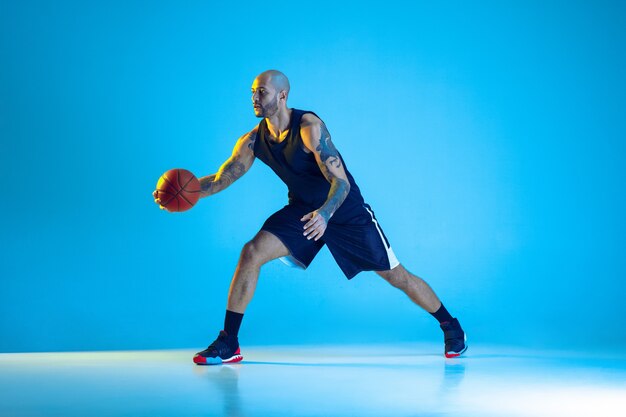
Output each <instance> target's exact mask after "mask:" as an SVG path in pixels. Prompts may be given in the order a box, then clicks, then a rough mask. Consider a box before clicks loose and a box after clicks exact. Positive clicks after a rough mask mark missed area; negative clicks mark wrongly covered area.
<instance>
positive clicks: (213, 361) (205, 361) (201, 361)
mask: <svg viewBox="0 0 626 417" xmlns="http://www.w3.org/2000/svg"><path fill="white" fill-rule="evenodd" d="M242 360H243V356H242V355H234V356H231V357H230V358H228V359H222V358H220V357H217V358H205V357H204V356H194V358H193V363H195V364H196V365H222V364H226V363H237V362H241V361H242Z"/></svg>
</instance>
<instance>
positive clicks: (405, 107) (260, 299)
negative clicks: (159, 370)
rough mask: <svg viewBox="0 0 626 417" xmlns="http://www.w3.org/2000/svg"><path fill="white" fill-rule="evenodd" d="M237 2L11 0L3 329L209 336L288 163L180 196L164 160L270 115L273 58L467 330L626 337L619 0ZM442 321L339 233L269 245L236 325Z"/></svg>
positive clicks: (6, 52) (212, 153)
mask: <svg viewBox="0 0 626 417" xmlns="http://www.w3.org/2000/svg"><path fill="white" fill-rule="evenodd" d="M225 3H226V2H219V4H209V2H184V5H174V4H173V3H171V2H147V1H146V2H136V1H130V2H128V1H124V2H121V1H119V2H117V1H114V2H98V3H95V2H86V3H85V2H69V1H64V2H32V1H20V2H9V1H2V3H0V7H1V9H0V57H1V65H0V138H1V149H0V162H1V164H0V169H1V172H2V177H3V178H4V190H5V193H4V194H3V198H2V204H0V210H1V216H0V230H1V233H2V240H1V245H2V246H1V248H0V249H1V255H0V256H1V271H0V274H1V275H0V351H4V352H10V351H48V350H86V349H133V348H142V349H145V348H170V347H203V346H205V345H206V344H208V343H209V342H210V341H211V340H212V339H213V338H214V336H215V335H216V332H217V331H218V330H219V329H220V328H221V326H222V320H223V312H224V308H225V304H226V294H227V290H228V286H229V282H230V278H231V276H232V272H233V270H234V267H235V265H236V262H237V258H238V254H239V250H240V248H241V246H242V245H243V244H244V243H245V242H246V241H247V240H249V239H250V238H251V237H252V236H253V235H254V234H255V233H256V232H257V230H258V229H259V227H260V226H261V224H262V223H263V221H264V219H265V218H266V217H267V216H268V215H269V214H271V213H273V212H274V211H275V210H277V209H278V208H280V207H282V205H283V204H284V203H285V201H286V189H285V186H284V185H283V184H282V183H280V181H279V180H278V179H277V178H276V177H274V175H273V174H272V173H271V171H270V170H269V169H268V168H267V167H265V166H263V164H262V163H261V162H260V161H257V162H256V163H255V164H254V166H253V167H252V169H251V170H250V172H249V173H248V174H247V175H246V176H245V177H243V178H242V179H241V180H240V181H239V182H238V183H236V184H235V185H234V186H233V187H231V188H230V189H228V190H226V191H225V192H223V193H222V194H219V195H216V196H215V197H213V198H210V199H205V200H203V201H201V203H200V204H199V205H198V206H196V207H195V208H194V209H193V210H191V211H189V212H186V213H183V214H170V213H166V212H162V211H160V210H158V209H157V207H156V206H155V205H154V203H153V202H152V198H151V195H150V193H151V191H152V190H153V188H154V185H155V183H156V180H157V179H158V177H159V175H160V174H161V173H162V172H163V171H165V170H167V169H169V168H172V167H185V168H187V169H190V170H191V171H193V172H195V173H196V174H197V175H199V176H200V175H207V174H210V173H214V172H216V170H217V168H218V167H219V166H220V164H221V163H222V162H223V161H224V160H225V159H226V158H227V157H228V156H229V155H230V151H231V150H232V147H233V145H234V142H235V140H236V139H237V137H238V136H239V135H241V134H243V133H244V132H246V131H248V130H250V129H251V128H252V127H253V126H254V125H255V124H256V123H257V119H255V118H254V115H253V112H252V108H251V104H250V96H249V88H250V85H251V83H252V80H253V79H254V77H255V75H256V74H257V73H259V72H261V71H263V70H265V69H268V68H277V69H280V70H282V71H283V72H285V73H286V74H287V75H288V76H289V77H290V80H291V84H292V94H291V96H290V103H289V104H290V105H291V106H293V107H297V108H306V109H311V110H314V111H316V112H317V113H318V114H319V115H320V116H321V117H322V118H323V119H324V120H325V121H326V123H327V125H328V127H329V129H330V131H331V134H332V135H333V138H334V141H335V144H336V145H337V147H338V149H339V150H340V151H341V152H342V154H343V155H344V158H345V159H346V162H347V164H348V166H349V167H350V169H351V171H352V173H353V175H354V176H355V178H356V180H357V182H358V183H359V185H360V187H361V189H362V191H363V193H364V195H365V198H366V200H367V201H368V202H369V203H370V204H371V205H372V206H373V208H374V210H375V211H376V214H377V217H378V218H379V220H380V222H381V224H382V226H383V228H384V230H385V232H386V234H387V236H388V237H389V239H390V241H391V243H392V245H393V247H394V250H395V252H396V254H397V256H398V257H399V259H400V260H401V262H403V263H404V264H405V265H406V267H407V268H408V269H409V270H412V271H413V272H415V273H417V274H419V275H420V276H423V277H424V278H425V279H427V280H428V282H429V283H430V284H431V285H432V286H433V287H434V288H435V290H436V291H437V292H438V294H439V295H440V296H441V298H442V299H443V301H444V302H445V304H446V305H447V306H448V308H449V309H450V310H451V312H452V313H453V314H455V315H458V316H459V317H460V318H461V319H462V322H463V323H464V325H465V327H466V329H467V330H468V332H469V333H470V337H471V338H472V339H473V340H474V343H494V344H519V345H523V346H538V347H539V346H541V347H546V346H547V347H554V348H559V349H561V348H570V347H572V348H592V349H597V348H603V349H611V348H617V347H624V346H626V330H625V329H624V327H623V326H622V325H621V323H622V322H623V321H624V318H626V303H624V302H623V298H624V292H625V285H624V277H625V276H626V262H625V261H624V259H625V257H624V249H625V238H624V236H625V235H626V227H625V224H626V222H625V220H624V213H625V212H626V207H625V205H626V204H625V198H624V189H625V187H624V185H625V184H624V174H625V172H624V160H625V159H624V157H625V155H626V152H625V143H624V142H625V139H626V126H625V120H626V118H625V117H624V116H625V110H626V106H625V99H626V88H625V80H624V74H625V73H626V68H625V66H626V65H625V62H624V54H623V51H624V48H625V42H624V41H625V40H626V22H625V20H626V19H625V16H626V14H625V13H624V12H625V10H624V8H623V6H622V5H621V3H620V2H579V1H577V2H548V3H549V4H546V2H539V1H538V2H528V1H524V2H506V3H507V4H503V2H495V1H494V2H479V3H472V4H471V5H469V4H468V3H467V2H443V3H440V4H434V3H436V2H419V3H416V4H413V2H406V3H403V2H394V1H391V2H385V3H384V4H382V3H371V4H366V3H363V2H354V3H353V4H352V5H350V6H347V5H346V6H341V7H339V6H337V5H334V4H333V2H316V3H314V4H313V3H293V2H285V4H284V5H283V6H284V7H278V6H277V7H276V8H274V9H272V8H270V7H269V6H263V5H262V4H261V3H259V2H254V3H251V4H249V5H245V4H243V3H242V2H236V5H232V6H230V5H226V4H225ZM343 4H347V3H343ZM409 4H411V5H410V6H409ZM440 337H441V336H440V331H439V329H438V328H437V325H436V323H435V321H434V320H433V319H432V318H431V317H430V316H429V315H427V314H425V313H423V312H421V311H420V310H418V309H417V308H416V307H415V306H413V305H412V304H411V303H410V302H409V301H408V299H406V298H405V296H404V295H403V294H402V293H400V292H398V291H397V290H395V289H393V288H391V287H390V286H389V285H388V284H386V283H385V282H383V281H382V280H381V279H380V278H378V277H377V276H376V275H375V274H373V273H364V274H361V275H359V276H358V277H357V278H355V279H354V280H353V281H352V282H348V281H346V280H345V278H344V277H343V275H342V274H341V271H340V270H339V268H338V267H337V266H336V265H335V264H334V262H333V260H332V257H331V256H330V254H329V253H328V251H327V250H324V251H322V253H321V254H320V255H319V257H318V259H316V261H315V262H314V263H313V265H312V266H311V267H310V268H309V270H307V271H306V272H301V271H297V270H293V269H289V268H288V267H286V266H284V265H282V264H281V263H279V262H278V261H277V262H275V263H271V264H269V265H267V266H265V267H264V268H263V270H262V275H261V279H260V284H259V288H258V291H257V294H256V295H255V298H254V300H253V302H252V304H251V306H250V308H249V310H248V313H247V315H246V318H245V321H244V324H243V328H242V332H241V339H242V343H244V344H248V345H250V344H275V343H300V342H302V343H321V342H323V343H331V342H353V343H361V342H363V343H366V342H393V341H396V340H398V341H418V340H427V341H431V340H432V341H434V340H439V339H440Z"/></svg>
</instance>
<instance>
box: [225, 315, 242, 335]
mask: <svg viewBox="0 0 626 417" xmlns="http://www.w3.org/2000/svg"><path fill="white" fill-rule="evenodd" d="M241 320H243V314H241V313H235V312H234V311H230V310H226V317H225V318H224V331H225V332H226V333H228V335H229V336H235V337H237V334H239V327H241Z"/></svg>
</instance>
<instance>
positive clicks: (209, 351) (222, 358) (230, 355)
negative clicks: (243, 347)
mask: <svg viewBox="0 0 626 417" xmlns="http://www.w3.org/2000/svg"><path fill="white" fill-rule="evenodd" d="M242 359H243V356H241V351H240V349H239V340H237V336H229V335H228V334H227V333H226V332H225V331H224V330H222V331H220V335H219V336H218V337H217V339H215V342H213V343H211V344H210V345H209V347H207V348H206V349H204V350H203V351H202V352H198V353H196V355H195V356H194V357H193V362H194V363H195V364H196V365H220V364H222V363H235V362H239V361H241V360H242Z"/></svg>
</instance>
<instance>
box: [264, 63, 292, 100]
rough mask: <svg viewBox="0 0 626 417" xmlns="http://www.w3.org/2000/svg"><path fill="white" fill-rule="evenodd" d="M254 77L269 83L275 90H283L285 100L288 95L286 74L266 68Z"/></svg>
mask: <svg viewBox="0 0 626 417" xmlns="http://www.w3.org/2000/svg"><path fill="white" fill-rule="evenodd" d="M256 79H257V80H258V81H263V82H265V83H269V84H271V85H272V86H273V87H274V89H275V90H276V92H280V91H284V92H285V100H286V99H287V96H288V95H289V88H290V86H289V79H287V76H286V75H285V74H283V73H282V72H280V71H277V70H267V71H263V72H262V73H260V74H259V75H258V76H257V77H256Z"/></svg>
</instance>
